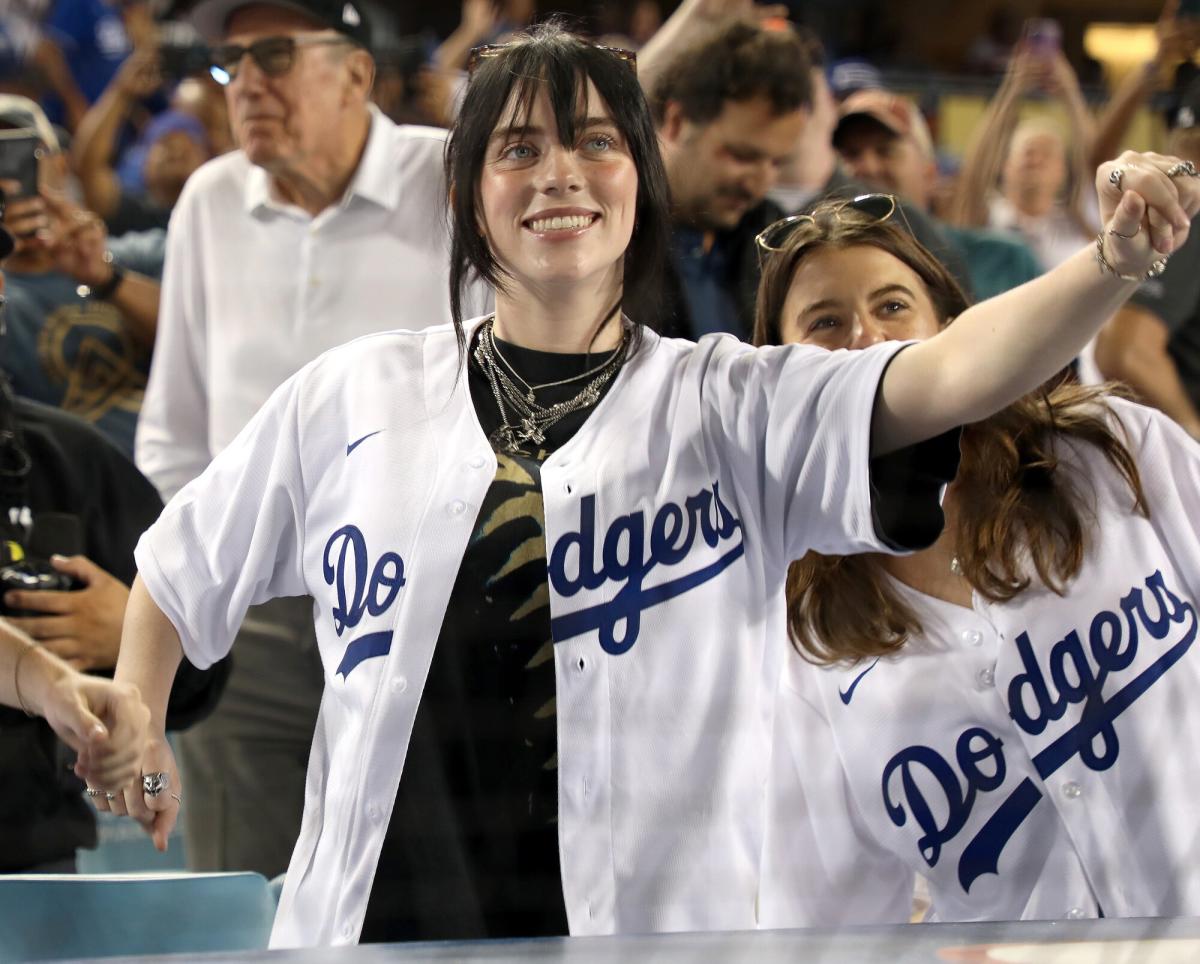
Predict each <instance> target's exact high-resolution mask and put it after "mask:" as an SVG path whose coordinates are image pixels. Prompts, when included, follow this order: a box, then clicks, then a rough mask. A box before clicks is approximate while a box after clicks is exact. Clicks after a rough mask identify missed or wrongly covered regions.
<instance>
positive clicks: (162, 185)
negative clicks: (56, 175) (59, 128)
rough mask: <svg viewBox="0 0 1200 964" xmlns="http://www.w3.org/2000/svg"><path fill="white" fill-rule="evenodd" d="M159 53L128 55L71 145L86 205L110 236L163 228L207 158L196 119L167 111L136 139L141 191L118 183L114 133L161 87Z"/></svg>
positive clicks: (146, 51) (148, 50)
mask: <svg viewBox="0 0 1200 964" xmlns="http://www.w3.org/2000/svg"><path fill="white" fill-rule="evenodd" d="M158 56H159V55H158V52H157V50H155V49H154V48H143V49H139V50H136V51H134V53H133V54H131V55H130V57H129V58H128V59H127V60H126V61H125V63H123V64H122V65H121V69H120V70H119V71H117V74H116V76H115V77H114V78H113V81H112V83H111V84H109V85H108V87H107V88H106V89H105V91H104V93H103V95H101V97H100V99H99V100H98V101H97V102H96V103H95V105H93V107H92V108H91V109H90V110H89V111H88V112H87V114H86V115H85V116H84V118H83V121H82V122H81V123H80V125H79V131H78V134H77V135H76V137H75V140H74V143H73V144H72V148H71V161H72V166H73V167H74V169H75V174H76V176H77V177H78V178H79V182H80V185H81V186H82V188H83V200H84V203H85V204H86V206H87V207H88V208H90V209H91V210H92V211H95V212H96V213H97V214H99V215H100V217H102V218H103V219H104V220H105V222H106V223H107V224H108V229H109V231H110V232H111V233H112V234H114V235H121V234H124V233H125V232H126V231H142V230H146V229H149V228H163V229H165V228H166V226H167V221H168V220H169V219H170V216H171V208H173V207H174V206H175V201H176V200H177V199H178V198H179V192H180V191H182V190H183V185H184V183H185V182H186V181H187V179H188V177H189V176H190V175H191V173H192V172H193V171H194V170H196V168H198V167H199V166H200V165H201V164H203V163H204V162H205V161H206V160H208V159H209V157H210V156H211V155H210V149H209V145H208V138H207V132H206V130H205V128H204V125H203V124H202V123H201V122H200V120H199V119H197V118H196V117H195V116H193V115H192V114H189V113H184V112H183V111H167V112H166V113H163V114H159V115H158V116H157V117H155V118H154V119H153V120H151V121H150V122H149V123H148V124H147V125H146V127H145V129H144V130H143V131H142V134H141V137H140V138H139V142H138V148H139V156H140V157H141V158H142V181H143V183H144V185H145V187H144V190H143V192H140V193H139V192H135V191H132V190H130V189H129V188H127V187H125V186H123V185H122V184H121V181H120V178H118V176H117V172H116V170H115V169H114V168H113V166H112V165H113V156H114V153H115V151H116V145H117V139H118V135H119V133H120V131H121V129H122V127H123V126H124V125H125V123H126V121H127V120H128V119H129V116H130V113H131V112H132V111H133V109H134V108H135V107H136V106H137V105H138V104H139V103H140V102H141V101H142V100H143V99H144V98H146V97H149V96H150V95H151V94H153V93H155V92H156V91H158V90H159V89H160V88H161V86H162V74H161V72H160V70H159V63H158Z"/></svg>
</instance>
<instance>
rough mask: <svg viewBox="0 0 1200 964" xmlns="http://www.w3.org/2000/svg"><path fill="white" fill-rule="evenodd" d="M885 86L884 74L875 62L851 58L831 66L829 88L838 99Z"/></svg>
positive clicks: (841, 99)
mask: <svg viewBox="0 0 1200 964" xmlns="http://www.w3.org/2000/svg"><path fill="white" fill-rule="evenodd" d="M876 87H883V74H881V73H880V72H879V68H878V67H876V66H875V65H874V64H870V63H867V61H865V60H859V59H857V58H850V59H847V60H839V61H837V62H836V63H834V64H831V65H830V67H829V89H830V90H831V91H832V92H833V96H834V97H835V98H836V99H837V100H838V101H843V100H845V99H846V98H847V97H849V96H850V95H851V94H853V93H855V92H856V91H860V90H872V89H874V88H876Z"/></svg>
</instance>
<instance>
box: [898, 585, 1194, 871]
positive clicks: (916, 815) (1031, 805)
mask: <svg viewBox="0 0 1200 964" xmlns="http://www.w3.org/2000/svg"><path fill="white" fill-rule="evenodd" d="M1115 603H1116V604H1115V605H1113V606H1112V608H1111V609H1102V610H1100V611H1099V612H1097V613H1096V614H1095V615H1094V616H1093V617H1092V618H1091V620H1090V621H1087V622H1086V623H1081V624H1080V628H1079V629H1077V630H1076V629H1072V630H1071V631H1070V632H1068V633H1067V634H1066V635H1065V636H1063V638H1062V639H1060V640H1058V641H1057V642H1054V643H1049V641H1047V640H1043V639H1035V638H1031V636H1030V633H1029V632H1022V633H1019V634H1018V635H1017V637H1016V639H1015V641H1014V642H1015V646H1016V649H1017V653H1018V654H1019V657H1020V661H1021V668H1020V671H1019V672H1018V673H1017V674H1016V675H1015V676H1013V678H1012V679H1011V680H1010V681H1009V683H1008V686H1007V690H1006V691H1005V690H1002V692H1004V693H1005V697H1006V701H1007V704H1008V710H1009V715H1010V716H1011V717H1012V720H1013V722H1014V723H1015V724H1016V726H1017V727H1018V728H1019V729H1020V730H1021V731H1022V732H1024V733H1025V734H1027V735H1029V736H1030V737H1041V736H1042V735H1043V734H1046V736H1045V737H1044V739H1042V740H1041V746H1040V748H1039V749H1038V750H1037V752H1036V753H1035V754H1034V756H1033V758H1032V763H1033V766H1034V770H1035V771H1036V773H1037V776H1038V780H1037V782H1035V781H1034V780H1033V779H1031V778H1029V777H1026V778H1024V779H1023V780H1021V782H1020V783H1018V784H1017V786H1016V787H1015V788H1014V789H1013V790H1012V791H1011V792H1010V793H1009V795H1008V796H1007V797H1006V798H1005V799H1003V800H1000V801H998V802H993V801H992V800H991V799H990V798H989V797H988V794H990V793H992V792H993V791H995V790H997V789H999V788H1000V787H1001V786H1003V785H1004V782H1005V777H1006V775H1007V772H1008V765H1007V763H1006V760H1005V751H1004V745H1005V741H1004V740H1002V739H1001V738H1000V736H998V735H997V734H995V733H991V732H989V731H988V730H987V729H986V728H985V727H982V726H972V727H969V728H967V729H965V730H964V731H963V732H962V733H961V734H960V735H959V736H958V739H957V742H956V744H955V750H954V758H953V759H952V760H950V759H946V758H945V757H944V756H943V755H942V754H940V753H939V752H938V751H936V750H935V749H933V748H932V747H930V746H926V745H914V746H909V747H906V748H905V749H903V750H901V751H900V752H899V753H897V754H896V755H895V756H893V757H892V758H891V760H889V761H888V763H887V764H886V766H885V767H884V770H883V776H882V792H883V803H884V807H885V808H886V810H887V814H888V816H889V817H890V818H891V821H892V823H893V824H895V825H896V826H897V827H903V826H905V825H906V824H907V823H908V821H909V820H910V819H911V820H912V821H913V822H914V823H915V824H916V826H917V827H918V828H919V829H920V830H921V836H920V838H919V839H918V840H917V847H918V848H919V850H920V853H921V857H922V859H923V860H924V861H925V863H926V864H928V865H929V866H930V867H934V866H936V865H937V863H938V860H939V859H940V857H941V855H942V850H943V848H945V847H946V846H947V845H949V844H951V842H952V841H954V840H955V839H956V838H957V836H958V835H959V833H960V832H961V831H962V829H963V828H964V827H965V826H966V824H967V822H968V820H969V818H970V816H971V813H972V811H973V809H974V807H975V806H976V804H977V803H979V804H981V805H986V806H988V807H990V808H991V809H992V813H991V816H990V817H988V819H987V822H986V823H985V824H984V825H983V827H982V828H980V830H979V831H978V832H977V833H976V834H975V835H974V837H973V838H972V839H971V840H969V841H968V842H967V843H966V844H965V845H964V846H963V848H962V850H961V855H960V857H959V861H958V881H959V884H960V885H961V886H962V889H963V891H964V892H969V891H970V889H971V885H972V884H973V883H974V882H975V881H976V880H978V879H979V878H980V877H981V876H983V875H984V874H989V873H990V874H995V873H997V872H998V868H999V862H1000V856H1001V853H1002V852H1003V850H1004V848H1005V847H1006V846H1007V845H1008V843H1009V841H1010V840H1012V838H1013V836H1014V835H1015V834H1016V833H1017V831H1018V830H1019V829H1020V828H1021V825H1022V824H1023V823H1024V822H1025V820H1026V819H1027V818H1028V817H1029V816H1030V815H1031V814H1032V813H1033V811H1034V809H1035V808H1036V807H1037V806H1038V804H1039V803H1040V802H1041V800H1042V798H1043V795H1044V781H1046V780H1047V779H1049V778H1050V777H1051V776H1052V775H1053V774H1054V773H1055V772H1057V771H1058V770H1059V769H1060V768H1062V767H1063V766H1064V765H1066V764H1067V763H1069V762H1070V761H1072V760H1078V761H1079V762H1080V763H1082V764H1083V765H1084V766H1086V767H1087V768H1088V769H1090V770H1092V771H1094V772H1103V771H1105V770H1107V769H1109V768H1110V767H1112V766H1113V765H1114V764H1116V763H1117V761H1118V758H1119V756H1120V753H1121V740H1120V726H1119V720H1120V717H1121V715H1122V714H1123V713H1125V712H1126V711H1127V710H1129V709H1131V708H1132V707H1133V706H1134V704H1135V703H1136V702H1137V701H1138V700H1139V699H1141V698H1142V697H1143V696H1145V695H1146V694H1147V692H1149V691H1150V689H1151V688H1152V687H1153V686H1154V684H1155V683H1157V682H1158V681H1159V680H1160V679H1162V677H1163V676H1164V674H1166V673H1167V672H1168V671H1169V670H1170V669H1171V667H1173V666H1174V665H1175V664H1176V663H1177V662H1179V660H1180V659H1182V658H1183V656H1184V655H1185V654H1186V653H1187V651H1188V650H1189V649H1190V648H1191V646H1192V643H1193V642H1195V639H1196V630H1197V615H1196V608H1195V606H1194V604H1193V603H1192V602H1191V601H1189V600H1186V599H1183V598H1181V597H1180V596H1179V595H1178V594H1177V593H1176V592H1175V591H1173V590H1172V589H1171V588H1170V587H1168V586H1167V584H1166V581H1165V580H1164V578H1163V575H1162V572H1161V571H1155V572H1153V573H1151V574H1150V575H1149V576H1147V577H1146V579H1145V580H1144V582H1143V585H1135V586H1133V587H1132V588H1131V589H1130V591H1129V592H1128V593H1127V594H1126V595H1124V596H1123V597H1121V598H1120V599H1119V600H1115ZM1085 626H1086V628H1085ZM1085 639H1086V642H1085ZM1139 655H1141V656H1142V658H1141V659H1140V660H1139V659H1138V657H1139ZM1135 663H1136V664H1137V665H1136V666H1135V665H1134V664H1135ZM1064 717H1066V718H1067V721H1068V722H1070V721H1071V720H1076V721H1077V722H1075V723H1074V724H1073V725H1069V726H1065V727H1063V726H1055V725H1054V724H1056V723H1057V722H1058V721H1059V720H1062V719H1063V718H1064ZM1047 731H1049V732H1047ZM1016 752H1021V746H1020V744H1017V747H1016Z"/></svg>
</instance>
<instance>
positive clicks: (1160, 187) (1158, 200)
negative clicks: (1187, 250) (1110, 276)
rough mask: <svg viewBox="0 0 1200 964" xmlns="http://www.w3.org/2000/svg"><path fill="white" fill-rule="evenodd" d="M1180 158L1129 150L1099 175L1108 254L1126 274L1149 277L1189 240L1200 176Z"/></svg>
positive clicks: (1104, 166) (1098, 192) (1197, 207)
mask: <svg viewBox="0 0 1200 964" xmlns="http://www.w3.org/2000/svg"><path fill="white" fill-rule="evenodd" d="M1195 171H1196V168H1195V167H1193V166H1191V165H1190V164H1189V163H1188V162H1186V161H1182V160H1180V159H1179V158H1177V157H1170V156H1168V155H1164V154H1153V153H1138V152H1135V151H1126V152H1125V153H1123V154H1122V155H1121V156H1120V157H1119V158H1117V159H1116V160H1115V161H1108V162H1106V163H1104V164H1101V165H1100V167H1099V169H1098V170H1097V171H1096V195H1097V198H1098V200H1099V204H1100V220H1101V223H1102V224H1103V225H1104V252H1105V257H1106V258H1107V260H1108V262H1109V264H1111V265H1112V266H1113V268H1115V269H1116V270H1117V271H1118V272H1119V273H1121V274H1129V275H1143V274H1145V273H1146V271H1147V270H1148V269H1149V268H1150V266H1151V265H1152V264H1153V263H1154V262H1155V261H1157V260H1158V259H1159V258H1162V257H1163V256H1165V255H1169V254H1171V253H1172V252H1174V251H1177V250H1179V248H1180V247H1181V246H1182V245H1183V243H1184V242H1185V241H1186V240H1187V236H1188V231H1189V229H1190V226H1191V220H1192V218H1193V217H1194V216H1195V215H1196V214H1197V212H1200V177H1197V176H1196V173H1195Z"/></svg>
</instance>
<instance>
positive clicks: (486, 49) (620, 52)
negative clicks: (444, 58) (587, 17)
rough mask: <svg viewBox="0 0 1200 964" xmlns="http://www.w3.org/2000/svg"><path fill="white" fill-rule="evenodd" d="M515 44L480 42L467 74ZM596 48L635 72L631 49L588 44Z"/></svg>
mask: <svg viewBox="0 0 1200 964" xmlns="http://www.w3.org/2000/svg"><path fill="white" fill-rule="evenodd" d="M519 43H521V41H517V43H516V44H511V43H509V44H480V45H479V46H478V47H472V48H471V56H470V57H469V58H468V59H467V76H468V77H471V76H473V75H474V73H475V69H476V68H477V67H478V66H479V65H480V64H481V63H483V61H485V60H487V59H488V58H490V57H499V56H500V54H502V53H503V52H504V51H505V50H507V49H508V48H509V47H514V46H516V45H517V44H519ZM589 46H592V47H595V48H596V49H597V50H603V51H605V52H607V53H610V54H612V55H613V56H614V57H616V58H617V59H618V60H621V61H623V62H624V63H627V64H629V69H630V70H632V71H633V72H634V73H635V74H636V73H637V54H636V53H634V52H633V51H632V50H626V49H625V48H624V47H606V46H605V45H604V44H590V45H589Z"/></svg>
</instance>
